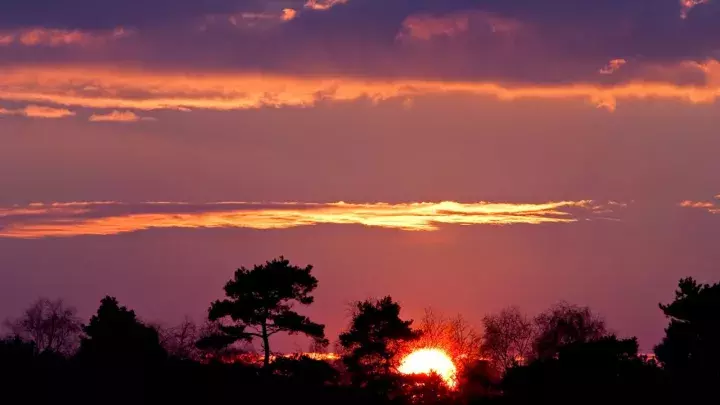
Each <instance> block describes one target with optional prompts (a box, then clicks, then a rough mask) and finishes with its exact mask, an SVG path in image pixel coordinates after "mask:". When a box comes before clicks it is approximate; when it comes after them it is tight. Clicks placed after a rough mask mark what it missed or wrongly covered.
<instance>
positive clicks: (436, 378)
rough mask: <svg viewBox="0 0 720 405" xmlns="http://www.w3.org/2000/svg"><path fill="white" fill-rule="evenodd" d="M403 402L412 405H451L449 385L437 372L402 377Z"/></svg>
mask: <svg viewBox="0 0 720 405" xmlns="http://www.w3.org/2000/svg"><path fill="white" fill-rule="evenodd" d="M402 383H403V396H404V398H403V400H404V402H406V403H409V404H412V405H442V404H451V403H453V402H452V397H451V391H450V388H449V387H448V385H447V383H446V382H445V381H444V380H443V379H442V377H441V376H440V375H438V374H437V373H435V372H432V373H430V374H411V375H406V376H402Z"/></svg>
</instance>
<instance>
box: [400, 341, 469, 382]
mask: <svg viewBox="0 0 720 405" xmlns="http://www.w3.org/2000/svg"><path fill="white" fill-rule="evenodd" d="M398 371H399V372H400V373H402V374H430V373H431V372H433V371H434V372H435V373H437V374H438V375H440V377H442V379H443V380H444V381H445V383H446V384H447V385H448V386H449V387H451V388H452V387H454V386H455V384H456V380H455V378H456V373H457V369H456V367H455V364H454V363H453V361H452V360H451V359H450V356H448V355H447V353H445V352H444V351H443V350H441V349H434V348H426V349H419V350H415V351H414V352H412V353H410V354H409V355H407V356H406V357H405V358H404V359H403V360H402V362H401V363H400V367H398Z"/></svg>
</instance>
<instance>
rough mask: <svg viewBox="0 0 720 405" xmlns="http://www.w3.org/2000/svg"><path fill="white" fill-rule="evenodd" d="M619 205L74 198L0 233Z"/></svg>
mask: <svg viewBox="0 0 720 405" xmlns="http://www.w3.org/2000/svg"><path fill="white" fill-rule="evenodd" d="M617 207H618V205H602V204H596V203H593V202H592V201H559V202H548V203H538V204H536V203H530V204H513V203H489V202H478V203H458V202H451V201H445V202H439V203H430V202H421V203H404V204H387V203H367V204H357V203H345V202H337V203H299V202H286V203H271V204H260V203H247V202H221V203H208V204H188V203H182V202H181V203H173V202H162V203H142V204H122V203H117V202H101V203H92V202H74V203H52V204H38V203H35V204H31V205H28V206H12V207H6V208H0V237H6V238H27V239H31V238H41V237H60V236H80V235H115V234H120V233H126V232H134V231H141V230H147V229H153V228H248V229H260V230H262V229H287V228H295V227H301V226H313V225H320V224H337V225H363V226H368V227H379V228H388V229H397V230H403V231H434V230H437V229H438V227H439V226H440V225H514V224H530V225H537V224H547V223H572V222H577V221H579V220H580V219H592V218H593V217H595V218H597V219H599V218H601V217H599V216H597V215H599V214H603V215H605V214H606V213H607V212H608V210H609V209H613V208H617Z"/></svg>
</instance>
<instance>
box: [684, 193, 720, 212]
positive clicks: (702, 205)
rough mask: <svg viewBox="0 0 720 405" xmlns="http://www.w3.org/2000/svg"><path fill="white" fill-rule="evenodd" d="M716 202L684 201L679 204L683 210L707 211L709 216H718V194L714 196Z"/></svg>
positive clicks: (719, 203) (719, 198)
mask: <svg viewBox="0 0 720 405" xmlns="http://www.w3.org/2000/svg"><path fill="white" fill-rule="evenodd" d="M715 200H716V201H691V200H685V201H683V202H681V203H680V206H681V207H683V208H693V209H700V210H703V211H707V212H709V213H711V214H720V194H718V195H716V196H715Z"/></svg>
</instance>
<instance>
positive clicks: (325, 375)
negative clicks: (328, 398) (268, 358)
mask: <svg viewBox="0 0 720 405" xmlns="http://www.w3.org/2000/svg"><path fill="white" fill-rule="evenodd" d="M271 368H272V370H273V373H274V374H275V375H280V376H284V377H289V378H292V379H294V380H295V382H297V383H300V384H304V385H310V386H320V385H324V384H334V383H336V382H337V381H338V379H339V372H338V371H337V370H336V369H335V368H334V367H333V366H332V365H331V364H330V363H328V362H327V361H323V360H315V359H311V358H310V357H307V356H295V357H280V358H278V359H277V360H275V361H274V362H273V363H272V367H271Z"/></svg>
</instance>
